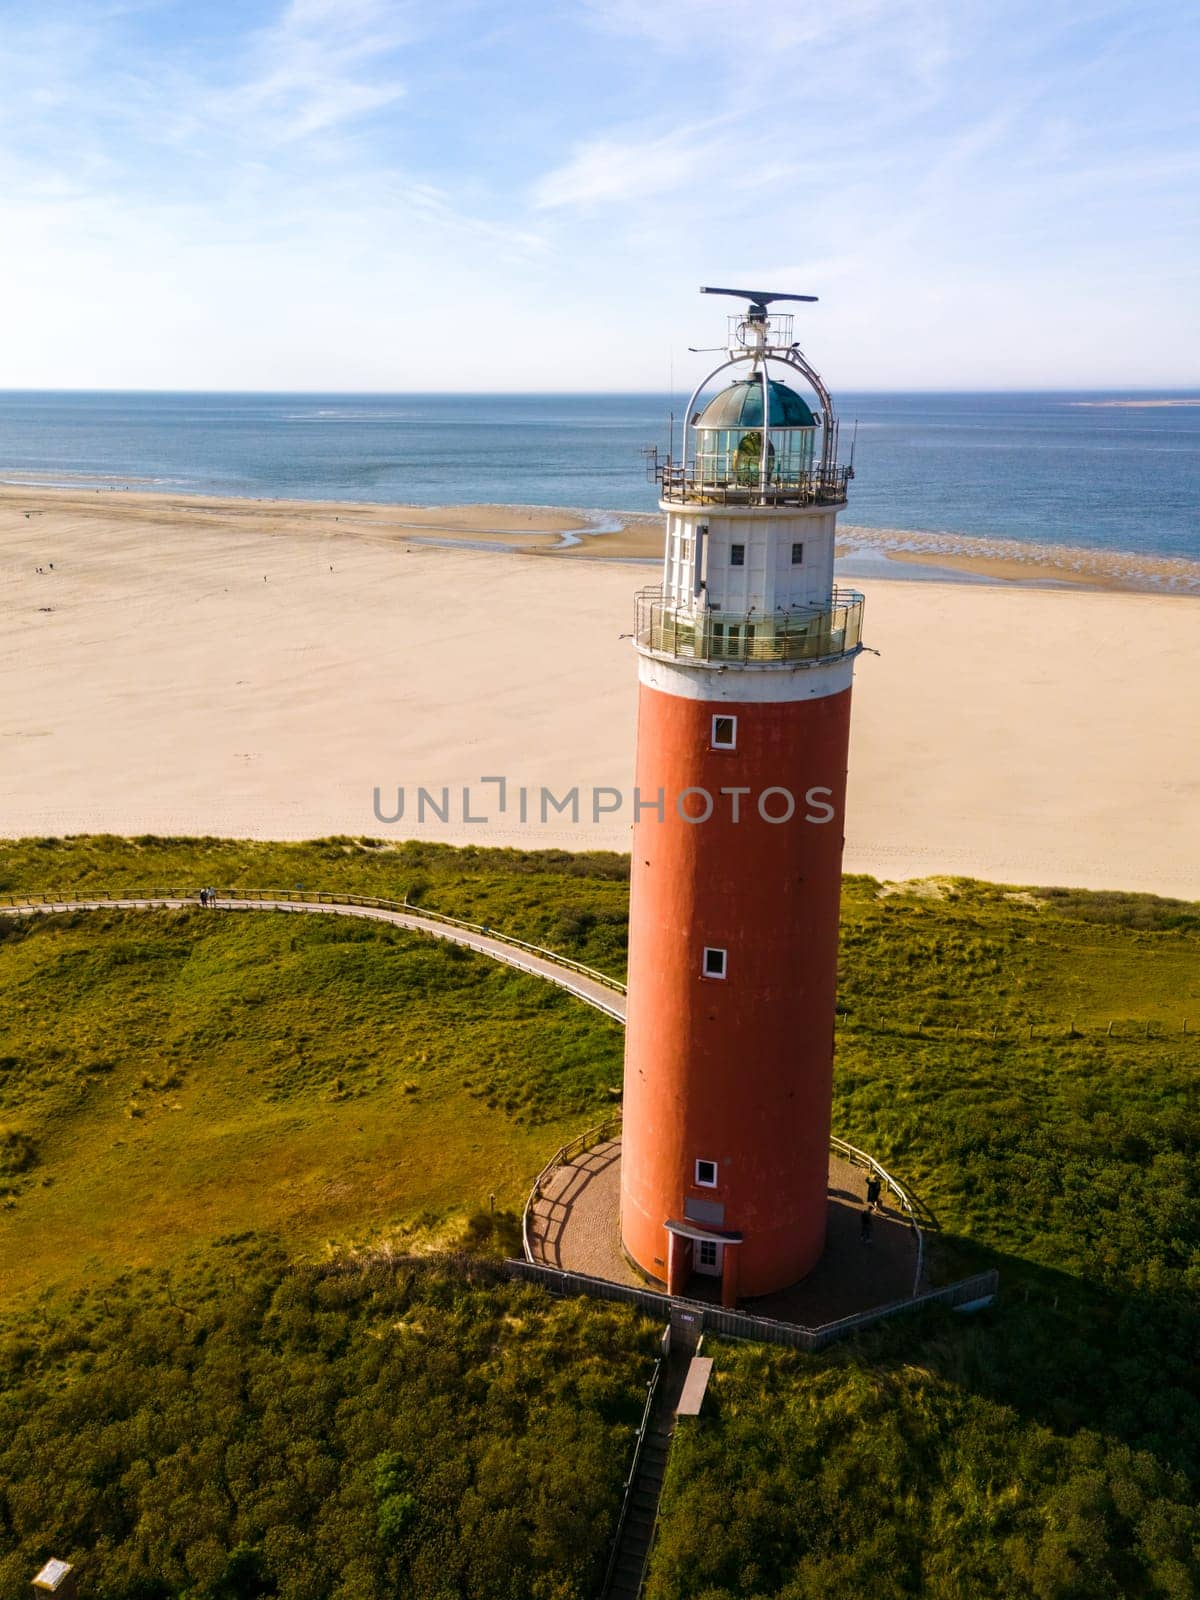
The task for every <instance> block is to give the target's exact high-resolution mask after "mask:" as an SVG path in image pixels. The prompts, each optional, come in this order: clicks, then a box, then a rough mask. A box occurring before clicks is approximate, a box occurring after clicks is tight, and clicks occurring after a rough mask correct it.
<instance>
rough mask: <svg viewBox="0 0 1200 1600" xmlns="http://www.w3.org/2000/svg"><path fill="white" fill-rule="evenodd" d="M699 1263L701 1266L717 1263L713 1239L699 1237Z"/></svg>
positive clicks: (710, 1265)
mask: <svg viewBox="0 0 1200 1600" xmlns="http://www.w3.org/2000/svg"><path fill="white" fill-rule="evenodd" d="M698 1242H699V1245H700V1265H701V1266H702V1267H715V1266H716V1264H717V1241H716V1240H715V1239H701V1240H699V1241H698Z"/></svg>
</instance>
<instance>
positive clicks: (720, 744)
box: [712, 717, 737, 750]
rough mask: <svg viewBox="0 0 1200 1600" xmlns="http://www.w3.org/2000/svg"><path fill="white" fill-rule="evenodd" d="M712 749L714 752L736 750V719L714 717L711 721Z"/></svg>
mask: <svg viewBox="0 0 1200 1600" xmlns="http://www.w3.org/2000/svg"><path fill="white" fill-rule="evenodd" d="M712 748H713V749H714V750H736V749H737V718H736V717H714V718H713V719H712Z"/></svg>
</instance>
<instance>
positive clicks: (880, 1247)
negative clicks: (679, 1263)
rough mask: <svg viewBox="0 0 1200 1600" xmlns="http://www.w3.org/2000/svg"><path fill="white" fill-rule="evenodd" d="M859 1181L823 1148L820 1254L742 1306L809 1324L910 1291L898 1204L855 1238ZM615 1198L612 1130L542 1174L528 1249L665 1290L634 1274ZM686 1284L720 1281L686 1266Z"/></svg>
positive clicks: (909, 1260) (913, 1254)
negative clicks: (825, 1191)
mask: <svg viewBox="0 0 1200 1600" xmlns="http://www.w3.org/2000/svg"><path fill="white" fill-rule="evenodd" d="M866 1181H867V1174H866V1172H865V1171H864V1169H863V1168H862V1167H856V1166H852V1165H851V1164H850V1163H849V1162H848V1161H843V1160H841V1159H840V1158H839V1157H837V1156H831V1157H830V1160H829V1202H828V1203H829V1213H828V1222H827V1234H826V1243H825V1253H824V1255H823V1256H822V1257H821V1259H820V1261H819V1262H818V1263H817V1265H816V1267H815V1268H814V1269H813V1271H812V1272H810V1273H809V1275H808V1277H806V1278H804V1279H802V1280H801V1281H800V1282H799V1283H797V1284H793V1285H792V1287H791V1288H789V1289H784V1290H781V1291H780V1292H778V1293H776V1294H771V1295H763V1296H760V1297H759V1298H757V1299H755V1300H747V1301H743V1302H742V1305H743V1306H744V1309H746V1310H748V1311H753V1312H756V1313H757V1314H758V1315H760V1316H765V1317H777V1318H779V1320H780V1321H783V1322H798V1323H800V1324H801V1325H802V1326H803V1327H808V1328H813V1327H819V1326H820V1325H821V1324H822V1323H825V1322H836V1321H837V1320H838V1319H839V1318H840V1317H849V1316H854V1315H855V1314H856V1313H857V1312H860V1311H870V1310H872V1309H874V1308H875V1307H876V1306H881V1305H889V1304H891V1303H892V1302H893V1301H895V1300H906V1299H907V1298H908V1297H909V1295H911V1294H912V1292H913V1275H914V1273H915V1272H916V1265H917V1239H916V1234H915V1233H914V1232H913V1230H912V1228H911V1227H910V1226H909V1224H908V1220H907V1218H906V1217H905V1216H904V1214H903V1213H901V1212H897V1211H895V1210H892V1209H890V1208H888V1207H886V1206H885V1207H884V1208H883V1209H882V1210H881V1211H879V1212H877V1213H876V1214H875V1217H874V1219H873V1226H872V1230H871V1242H870V1243H869V1244H864V1242H863V1240H862V1238H861V1235H860V1218H861V1215H862V1211H863V1207H864V1206H865V1205H866ZM620 1204H621V1142H620V1140H619V1139H613V1140H610V1141H608V1142H607V1143H605V1144H599V1145H596V1146H594V1147H593V1148H592V1149H591V1150H588V1151H585V1152H584V1154H583V1155H581V1156H579V1157H577V1158H576V1159H575V1160H574V1161H573V1162H571V1163H570V1164H569V1165H566V1166H562V1167H559V1168H558V1170H557V1171H556V1172H554V1173H553V1174H552V1175H551V1176H550V1177H549V1178H548V1179H547V1180H546V1182H545V1184H544V1185H543V1190H542V1195H541V1197H540V1198H539V1199H538V1200H536V1201H535V1202H534V1204H533V1209H532V1213H531V1215H530V1246H531V1249H532V1251H533V1258H534V1260H535V1261H539V1262H542V1263H544V1264H545V1265H546V1266H549V1267H561V1268H563V1269H565V1270H566V1271H568V1272H583V1273H587V1274H588V1275H589V1276H590V1277H594V1278H607V1279H608V1280H609V1281H610V1282H612V1283H628V1284H633V1285H636V1286H637V1287H639V1288H649V1289H655V1290H658V1291H660V1292H661V1293H662V1294H663V1296H664V1298H665V1296H666V1289H665V1286H664V1285H663V1284H661V1283H657V1282H655V1281H654V1280H653V1279H648V1278H645V1277H643V1276H642V1274H641V1273H639V1272H638V1271H637V1270H636V1269H635V1268H634V1267H633V1266H632V1265H631V1264H630V1262H629V1261H628V1259H627V1258H626V1256H625V1254H624V1252H623V1251H622V1249H621V1232H620ZM687 1294H688V1295H689V1296H690V1297H691V1298H692V1299H695V1300H712V1301H717V1300H719V1296H720V1284H719V1282H718V1281H717V1280H716V1279H713V1278H706V1277H702V1276H700V1275H699V1274H693V1276H692V1278H691V1280H690V1281H689V1283H688V1286H687Z"/></svg>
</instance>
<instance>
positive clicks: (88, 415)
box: [0, 391, 1200, 560]
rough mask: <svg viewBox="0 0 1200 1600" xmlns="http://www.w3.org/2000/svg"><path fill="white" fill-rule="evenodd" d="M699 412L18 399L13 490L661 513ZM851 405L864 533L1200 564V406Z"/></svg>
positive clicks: (12, 414)
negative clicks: (654, 460) (657, 459)
mask: <svg viewBox="0 0 1200 1600" xmlns="http://www.w3.org/2000/svg"><path fill="white" fill-rule="evenodd" d="M1147 400H1155V401H1164V400H1170V401H1174V402H1181V401H1182V402H1187V401H1191V402H1193V403H1192V404H1186V403H1185V404H1178V403H1176V404H1171V405H1163V404H1146V403H1144V402H1145V401H1147ZM1122 401H1124V402H1131V401H1137V402H1142V403H1138V404H1128V403H1126V404H1113V403H1112V402H1122ZM686 404H687V399H686V396H682V395H680V396H670V395H663V394H659V395H655V394H565V395H564V394H522V395H503V394H421V395H404V394H396V395H385V394H371V395H348V394H196V393H181V394H168V393H86V392H32V391H20V392H18V391H8V392H0V482H5V483H9V484H18V485H20V484H25V485H29V486H31V487H32V486H38V485H41V486H59V487H83V488H91V489H96V490H100V491H104V490H110V489H134V490H143V491H155V492H161V493H167V494H213V495H233V496H244V497H248V498H256V499H302V500H343V501H365V502H379V503H400V504H418V505H455V504H465V503H484V504H514V505H538V506H543V505H544V506H563V507H569V508H572V509H575V510H582V511H590V512H595V513H598V514H599V513H605V512H614V511H625V512H629V511H643V512H649V511H653V510H654V509H655V508H656V505H657V498H656V492H655V488H654V484H653V481H652V478H651V476H650V475H649V473H648V471H647V467H648V463H649V457H648V455H647V451H648V450H652V449H653V448H655V447H657V448H658V450H659V451H660V452H661V451H665V450H666V448H667V446H668V443H669V440H670V438H671V436H672V434H673V435H674V439H675V442H676V445H678V440H679V436H680V429H681V426H682V419H683V415H684V410H685V407H686ZM836 404H837V409H838V414H839V417H840V420H841V444H842V450H841V455H842V459H843V460H846V459H847V458H848V457H849V456H850V453H851V451H853V462H854V471H855V478H854V482H853V484H852V485H851V493H850V505H849V509H848V512H847V514H846V515H845V517H844V518H843V520H844V521H845V522H848V523H852V524H857V525H860V526H863V527H867V528H878V529H900V530H913V531H924V532H934V533H954V534H967V535H975V536H981V537H984V538H992V539H1011V540H1017V541H1020V542H1022V543H1027V544H1040V545H1045V544H1056V545H1074V546H1082V547H1085V548H1089V549H1097V550H1109V551H1128V552H1133V553H1135V554H1142V555H1154V556H1174V557H1182V558H1185V559H1191V560H1200V392H1197V391H1188V392H1181V391H1156V392H1155V393H1154V394H1153V395H1152V396H1145V395H1139V394H1137V393H1136V392H1128V391H1127V392H1125V393H1121V392H1117V391H1112V392H1104V393H1100V392H1094V393H1093V392H1089V393H1067V392H1064V393H1045V392H1038V393H1030V394H1013V393H980V394H965V393H953V394H932V393H913V394H854V393H846V394H842V395H839V396H837V397H836Z"/></svg>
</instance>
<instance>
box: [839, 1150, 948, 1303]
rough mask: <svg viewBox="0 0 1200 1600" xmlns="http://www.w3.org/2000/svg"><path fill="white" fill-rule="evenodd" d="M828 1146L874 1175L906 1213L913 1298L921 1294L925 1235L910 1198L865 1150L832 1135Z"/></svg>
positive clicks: (851, 1162)
mask: <svg viewBox="0 0 1200 1600" xmlns="http://www.w3.org/2000/svg"><path fill="white" fill-rule="evenodd" d="M829 1145H830V1148H831V1149H833V1150H836V1151H837V1152H838V1153H839V1155H844V1156H848V1157H849V1159H850V1164H851V1165H852V1166H855V1167H866V1168H867V1169H868V1171H870V1172H872V1173H874V1175H875V1177H877V1178H878V1179H879V1181H880V1183H881V1184H882V1185H883V1187H884V1188H885V1189H887V1190H890V1191H891V1193H892V1194H894V1195H895V1196H896V1199H897V1200H899V1202H900V1209H901V1210H902V1211H904V1212H906V1213H907V1215H908V1225H909V1227H910V1228H911V1229H912V1230H913V1232H914V1233H915V1234H916V1236H917V1268H916V1271H915V1272H914V1274H913V1286H912V1292H913V1297H914V1298H915V1297H916V1296H917V1295H919V1294H920V1292H921V1278H922V1277H923V1275H924V1272H925V1235H924V1234H923V1233H922V1232H921V1224H920V1223H919V1222H918V1221H917V1208H916V1206H915V1205H914V1204H913V1202H912V1198H911V1197H910V1196H909V1194H908V1193H907V1192H906V1190H904V1189H903V1188H902V1187H901V1185H900V1184H898V1183H897V1182H896V1180H895V1178H893V1177H892V1175H891V1173H890V1172H887V1171H886V1170H885V1169H884V1168H883V1167H881V1166H880V1165H879V1163H878V1161H876V1159H875V1157H874V1156H871V1155H868V1154H867V1152H866V1151H865V1150H860V1149H859V1148H858V1147H857V1145H853V1144H847V1143H846V1141H845V1139H839V1138H837V1137H836V1136H835V1135H833V1134H830V1136H829Z"/></svg>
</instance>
